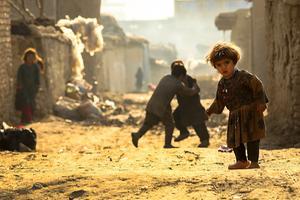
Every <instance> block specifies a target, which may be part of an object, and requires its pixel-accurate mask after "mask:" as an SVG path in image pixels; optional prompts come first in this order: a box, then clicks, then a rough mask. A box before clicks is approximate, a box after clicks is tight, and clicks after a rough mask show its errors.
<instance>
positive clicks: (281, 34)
mask: <svg viewBox="0 0 300 200" xmlns="http://www.w3.org/2000/svg"><path fill="white" fill-rule="evenodd" d="M299 19H300V1H297V0H272V1H270V0H268V1H266V22H267V27H266V30H267V44H268V46H267V48H268V55H267V56H268V60H267V61H268V63H267V66H268V74H269V77H268V84H267V88H268V94H269V98H270V104H269V134H280V135H281V136H289V137H287V138H288V139H289V140H290V142H291V143H295V142H298V143H299V135H300V53H299V52H300V23H299ZM295 137H296V138H298V139H296V138H295Z"/></svg>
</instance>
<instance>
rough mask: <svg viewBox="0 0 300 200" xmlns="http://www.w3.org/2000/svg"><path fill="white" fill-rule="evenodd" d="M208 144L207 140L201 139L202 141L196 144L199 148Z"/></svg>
mask: <svg viewBox="0 0 300 200" xmlns="http://www.w3.org/2000/svg"><path fill="white" fill-rule="evenodd" d="M208 146H209V140H203V141H202V142H201V143H200V144H199V145H198V147H199V148H205V147H208Z"/></svg>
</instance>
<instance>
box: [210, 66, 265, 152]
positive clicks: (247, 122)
mask: <svg viewBox="0 0 300 200" xmlns="http://www.w3.org/2000/svg"><path fill="white" fill-rule="evenodd" d="M267 102H268V99H267V96H266V94H265V91H264V88H263V85H262V82H261V81H260V80H259V79H258V78H257V77H256V76H255V75H253V74H250V73H249V72H247V71H244V70H239V69H236V70H235V72H234V75H233V76H232V77H231V78H230V79H225V78H222V79H221V80H220V81H219V84H218V89H217V95H216V98H215V100H214V102H213V104H212V105H211V106H210V107H209V109H208V110H207V112H208V113H209V114H212V113H216V114H220V113H222V111H223V109H224V107H225V106H226V108H227V109H228V110H229V111H230V112H229V119H228V128H227V146H228V147H231V148H234V147H238V146H240V144H241V143H246V142H251V141H255V140H259V139H261V138H263V137H265V123H264V118H263V113H262V112H261V111H257V106H258V105H260V104H262V105H265V104H266V103H267Z"/></svg>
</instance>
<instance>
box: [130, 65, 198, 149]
mask: <svg viewBox="0 0 300 200" xmlns="http://www.w3.org/2000/svg"><path fill="white" fill-rule="evenodd" d="M171 69H172V71H171V74H170V75H166V76H164V77H163V78H162V79H161V80H160V82H159V83H158V85H157V87H156V88H155V90H154V92H153V94H152V96H151V98H150V100H149V101H148V103H147V107H146V117H145V120H144V123H143V125H142V127H141V128H140V129H139V130H138V132H136V133H131V138H132V143H133V145H134V146H135V147H138V141H139V139H140V138H141V137H142V136H143V135H145V133H146V132H147V131H148V130H150V129H151V128H152V127H153V126H154V125H157V124H158V123H159V122H162V123H163V125H164V126H165V134H166V135H165V144H164V148H174V146H173V145H172V144H171V143H172V136H173V131H174V122H173V117H172V108H171V101H172V99H173V98H174V96H175V95H176V94H182V95H188V96H193V95H195V94H196V93H198V92H199V87H198V86H197V84H196V83H194V85H193V87H192V88H188V87H186V86H184V84H183V83H182V82H181V81H182V80H183V79H184V77H185V75H186V69H185V67H184V65H183V64H182V62H179V61H174V62H173V63H172V65H171Z"/></svg>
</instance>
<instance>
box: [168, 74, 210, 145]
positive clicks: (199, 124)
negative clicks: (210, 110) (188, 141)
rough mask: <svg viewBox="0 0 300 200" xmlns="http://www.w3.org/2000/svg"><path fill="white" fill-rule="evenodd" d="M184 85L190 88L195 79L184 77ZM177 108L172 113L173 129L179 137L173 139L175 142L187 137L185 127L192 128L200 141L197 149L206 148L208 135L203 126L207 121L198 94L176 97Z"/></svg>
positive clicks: (187, 132) (187, 133)
mask: <svg viewBox="0 0 300 200" xmlns="http://www.w3.org/2000/svg"><path fill="white" fill-rule="evenodd" d="M183 82H184V84H185V85H186V86H187V87H189V88H192V87H193V84H194V83H196V79H193V78H192V77H191V76H189V75H186V77H185V79H184V80H183ZM177 101H178V106H177V108H176V109H175V111H174V112H173V117H174V121H175V127H176V128H177V129H178V130H179V131H180V135H179V136H178V137H177V138H175V140H174V141H175V142H179V141H181V140H184V139H185V138H187V137H189V135H190V132H189V131H188V129H187V126H192V127H193V128H194V130H195V132H196V134H197V135H198V137H199V139H200V144H199V145H198V147H208V145H209V134H208V130H207V127H206V124H205V121H206V120H207V119H208V117H207V114H206V112H205V108H204V107H203V106H202V104H201V102H200V95H199V93H197V94H195V95H193V96H183V95H180V94H178V95H177Z"/></svg>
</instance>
